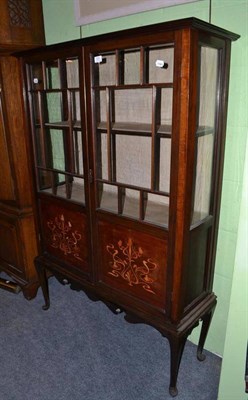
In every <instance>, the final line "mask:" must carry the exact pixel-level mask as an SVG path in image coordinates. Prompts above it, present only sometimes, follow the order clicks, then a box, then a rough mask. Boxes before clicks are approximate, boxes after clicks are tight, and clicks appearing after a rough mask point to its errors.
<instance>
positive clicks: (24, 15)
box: [8, 0, 31, 28]
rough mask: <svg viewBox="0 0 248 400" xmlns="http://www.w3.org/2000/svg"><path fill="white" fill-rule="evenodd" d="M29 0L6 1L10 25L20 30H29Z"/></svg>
mask: <svg viewBox="0 0 248 400" xmlns="http://www.w3.org/2000/svg"><path fill="white" fill-rule="evenodd" d="M29 8H30V5H29V0H8V9H9V17H10V23H11V25H14V26H18V27H21V28H30V27H31V20H30V10H29Z"/></svg>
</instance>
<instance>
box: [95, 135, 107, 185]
mask: <svg viewBox="0 0 248 400" xmlns="http://www.w3.org/2000/svg"><path fill="white" fill-rule="evenodd" d="M107 143H108V142H107V134H106V133H101V134H98V136H97V168H98V169H97V177H98V178H100V179H108V147H107Z"/></svg>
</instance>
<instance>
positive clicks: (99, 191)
mask: <svg viewBox="0 0 248 400" xmlns="http://www.w3.org/2000/svg"><path fill="white" fill-rule="evenodd" d="M102 194H103V183H102V182H97V196H96V207H97V208H100V206H101V201H102Z"/></svg>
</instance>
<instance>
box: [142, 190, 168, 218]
mask: <svg viewBox="0 0 248 400" xmlns="http://www.w3.org/2000/svg"><path fill="white" fill-rule="evenodd" d="M145 221H147V222H152V223H153V224H156V225H164V226H168V223H169V198H168V197H164V196H159V195H156V194H152V193H148V199H147V205H146V212H145Z"/></svg>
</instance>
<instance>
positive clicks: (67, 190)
mask: <svg viewBox="0 0 248 400" xmlns="http://www.w3.org/2000/svg"><path fill="white" fill-rule="evenodd" d="M27 71H28V86H29V92H30V97H29V98H30V102H31V104H30V110H31V114H32V122H33V139H34V145H35V160H36V168H37V186H38V190H39V191H42V192H43V193H48V194H50V195H53V196H58V197H61V198H63V199H65V200H66V201H74V202H79V203H84V202H85V194H84V168H83V135H84V131H83V130H82V126H81V113H80V96H79V61H78V59H77V58H75V57H74V58H66V59H57V60H52V61H46V60H44V61H42V62H40V63H37V64H33V65H29V66H27Z"/></svg>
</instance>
